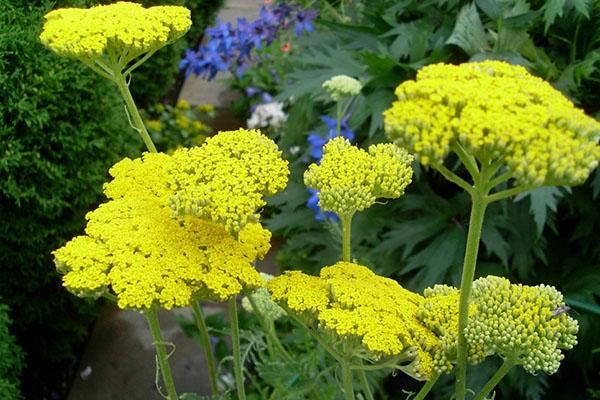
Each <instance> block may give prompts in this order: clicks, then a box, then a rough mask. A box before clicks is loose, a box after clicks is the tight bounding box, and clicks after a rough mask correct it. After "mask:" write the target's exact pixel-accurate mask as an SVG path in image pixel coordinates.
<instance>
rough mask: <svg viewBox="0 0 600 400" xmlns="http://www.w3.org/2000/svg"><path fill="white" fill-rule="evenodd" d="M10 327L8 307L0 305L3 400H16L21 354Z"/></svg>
mask: <svg viewBox="0 0 600 400" xmlns="http://www.w3.org/2000/svg"><path fill="white" fill-rule="evenodd" d="M10 325H11V320H10V319H9V317H8V307H6V306H5V305H4V304H2V303H0V394H2V399H3V400H18V399H20V398H21V392H20V376H21V370H22V369H23V352H22V351H21V348H20V347H19V346H18V345H17V343H16V340H15V337H14V336H13V335H12V334H11V333H10V330H9V329H10Z"/></svg>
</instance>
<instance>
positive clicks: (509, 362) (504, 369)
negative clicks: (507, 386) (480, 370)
mask: <svg viewBox="0 0 600 400" xmlns="http://www.w3.org/2000/svg"><path fill="white" fill-rule="evenodd" d="M514 366H515V360H513V359H512V358H507V359H505V360H504V362H503V363H502V365H501V366H500V368H499V369H498V371H496V373H495V374H494V375H493V376H492V377H491V378H490V380H489V381H487V383H486V384H485V385H484V386H483V388H482V389H481V391H480V392H479V393H477V395H476V396H475V397H474V398H473V400H484V399H485V398H486V396H487V395H488V394H489V393H490V392H491V391H492V390H493V389H494V388H495V387H496V385H497V384H498V383H499V382H500V381H501V380H502V378H504V376H505V375H506V374H507V373H508V371H510V370H511V368H512V367H514Z"/></svg>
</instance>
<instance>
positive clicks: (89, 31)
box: [40, 1, 192, 64]
mask: <svg viewBox="0 0 600 400" xmlns="http://www.w3.org/2000/svg"><path fill="white" fill-rule="evenodd" d="M191 25H192V21H191V18H190V11H189V10H188V9H186V8H185V7H178V6H158V7H150V8H144V7H142V6H141V5H140V4H137V3H133V2H128V1H120V2H117V3H114V4H110V5H99V6H95V7H91V8H88V9H83V8H60V9H57V10H54V11H51V12H49V13H48V14H46V22H45V24H44V28H43V31H42V33H41V34H40V39H41V41H42V42H43V43H44V44H45V45H46V46H48V47H49V48H50V49H52V50H53V51H55V52H56V53H58V54H60V55H62V56H67V57H73V58H77V59H82V60H87V61H94V60H95V59H98V58H99V57H101V56H102V55H106V56H108V57H109V58H114V59H115V61H119V62H121V63H124V64H127V62H129V61H130V60H132V59H134V58H136V57H138V56H140V55H142V54H144V53H147V52H150V51H154V50H157V49H159V48H160V47H163V46H164V45H166V44H168V43H170V42H172V41H174V40H175V39H177V38H179V37H181V36H183V35H184V34H185V33H186V32H187V31H188V29H189V28H190V26H191ZM119 58H120V59H119Z"/></svg>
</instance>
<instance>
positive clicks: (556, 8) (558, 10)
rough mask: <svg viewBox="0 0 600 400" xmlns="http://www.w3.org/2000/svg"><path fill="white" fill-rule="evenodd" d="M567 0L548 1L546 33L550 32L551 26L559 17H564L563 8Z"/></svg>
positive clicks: (545, 13)
mask: <svg viewBox="0 0 600 400" xmlns="http://www.w3.org/2000/svg"><path fill="white" fill-rule="evenodd" d="M566 2H567V0H546V4H545V5H544V22H545V23H546V26H545V31H546V32H548V28H550V25H552V24H553V23H554V21H555V20H556V18H557V17H562V15H563V8H564V7H565V3H566Z"/></svg>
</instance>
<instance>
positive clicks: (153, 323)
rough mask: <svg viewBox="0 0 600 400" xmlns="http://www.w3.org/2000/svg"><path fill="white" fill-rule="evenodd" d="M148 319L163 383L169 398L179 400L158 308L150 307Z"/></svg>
mask: <svg viewBox="0 0 600 400" xmlns="http://www.w3.org/2000/svg"><path fill="white" fill-rule="evenodd" d="M146 319H147V320H148V326H149V327H150V333H151V334H152V340H153V344H154V347H155V348H156V361H157V364H158V369H159V370H160V372H161V374H162V378H163V383H164V385H165V388H166V389H167V399H168V400H178V396H177V390H176V389H175V382H174V381H173V375H172V374H171V367H170V366H169V356H168V355H167V350H166V346H165V341H164V339H163V336H162V333H161V331H160V324H159V322H158V310H157V308H156V307H150V308H149V309H148V310H147V311H146Z"/></svg>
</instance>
